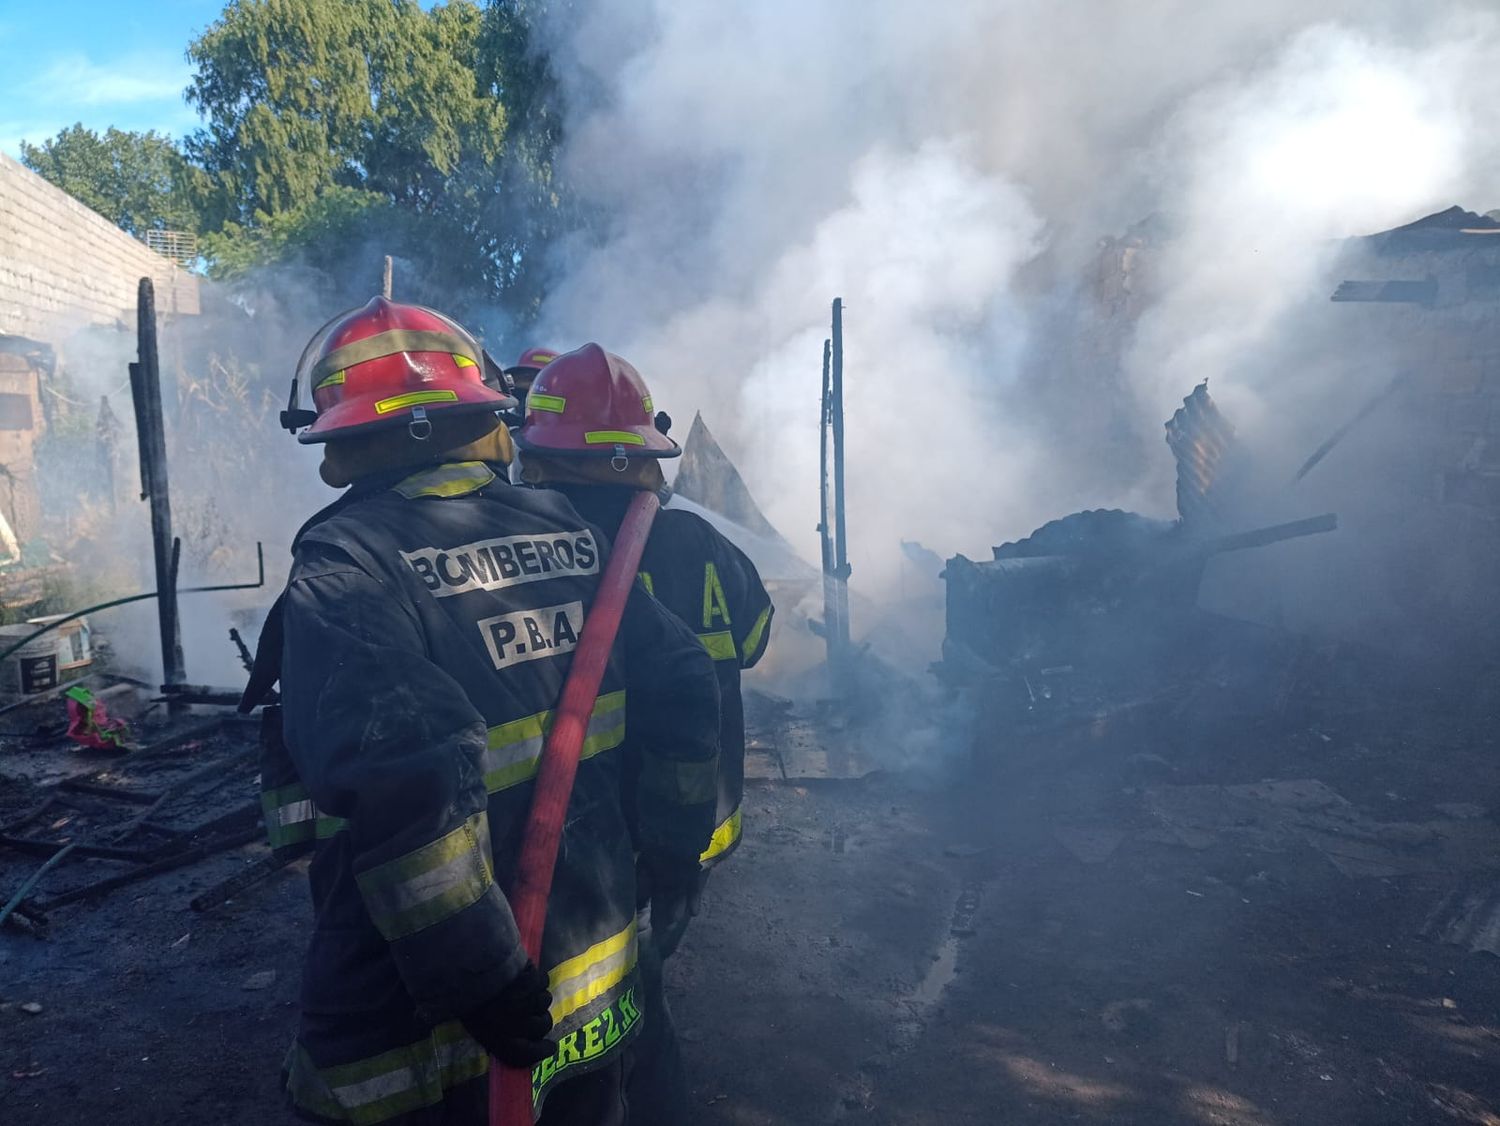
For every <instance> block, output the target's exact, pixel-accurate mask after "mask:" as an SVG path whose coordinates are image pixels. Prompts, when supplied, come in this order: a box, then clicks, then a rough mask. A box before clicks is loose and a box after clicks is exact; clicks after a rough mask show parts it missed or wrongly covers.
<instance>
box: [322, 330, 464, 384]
mask: <svg viewBox="0 0 1500 1126" xmlns="http://www.w3.org/2000/svg"><path fill="white" fill-rule="evenodd" d="M475 351H476V349H475V348H474V346H473V345H472V344H470V343H468V342H467V341H465V340H464V339H463V337H461V336H458V335H457V334H454V333H447V332H426V331H422V330H420V329H417V330H413V329H401V328H393V329H388V330H387V331H385V332H379V333H376V334H375V335H374V336H366V337H364V338H363V339H361V340H355V341H351V342H350V343H348V344H344V345H342V346H340V347H338V348H335V349H334V350H333V351H331V352H329V353H328V355H326V356H324V357H323V358H322V359H320V360H319V361H318V362H317V363H316V364H314V365H313V370H312V377H313V379H314V380H316V379H318V378H319V377H320V376H322V375H323V374H324V373H325V372H334V371H338V370H340V369H341V368H348V367H353V366H354V365H355V364H362V363H365V362H367V361H369V360H378V359H381V358H382V357H384V356H394V355H395V354H396V353H397V352H446V353H447V354H448V355H450V356H452V357H453V358H454V361H455V362H457V361H458V359H459V357H462V358H464V359H466V360H468V361H469V362H468V364H467V365H465V366H468V367H478V366H479V357H478V356H477V355H471V354H470V353H473V352H475Z"/></svg>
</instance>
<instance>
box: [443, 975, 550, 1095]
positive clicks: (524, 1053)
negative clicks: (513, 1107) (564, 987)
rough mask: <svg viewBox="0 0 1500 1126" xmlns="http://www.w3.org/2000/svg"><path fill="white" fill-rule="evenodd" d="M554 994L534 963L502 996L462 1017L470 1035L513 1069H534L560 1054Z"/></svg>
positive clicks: (516, 978)
mask: <svg viewBox="0 0 1500 1126" xmlns="http://www.w3.org/2000/svg"><path fill="white" fill-rule="evenodd" d="M551 1008H552V994H551V993H549V992H548V991H547V975H546V974H544V973H542V971H541V970H539V969H537V968H536V966H534V965H532V964H531V963H530V962H527V963H526V967H525V969H523V970H522V971H521V972H520V973H518V974H517V975H516V976H515V979H514V980H513V981H512V982H511V983H510V984H509V985H507V986H506V987H505V988H504V989H502V990H501V991H500V992H499V994H497V995H496V996H494V997H492V998H491V999H490V1000H488V1001H486V1002H485V1003H484V1004H482V1005H480V1006H479V1007H478V1008H477V1009H471V1010H470V1011H469V1012H467V1013H465V1014H464V1015H463V1017H462V1018H460V1019H461V1020H462V1021H463V1026H464V1028H465V1029H467V1030H468V1033H469V1035H470V1036H472V1037H474V1039H476V1040H478V1041H479V1042H480V1043H481V1044H483V1045H484V1048H485V1050H486V1051H487V1052H489V1054H490V1055H492V1056H494V1057H495V1058H496V1059H497V1060H499V1061H500V1062H501V1063H503V1064H506V1065H508V1066H510V1067H518V1068H522V1069H528V1070H529V1069H530V1068H531V1067H533V1066H534V1065H536V1064H539V1063H541V1062H542V1061H543V1060H545V1059H549V1058H551V1056H552V1054H553V1053H554V1052H556V1051H557V1045H556V1044H555V1043H553V1042H552V1041H551V1040H548V1039H547V1038H546V1037H547V1033H548V1032H550V1031H551V1030H552V1012H551Z"/></svg>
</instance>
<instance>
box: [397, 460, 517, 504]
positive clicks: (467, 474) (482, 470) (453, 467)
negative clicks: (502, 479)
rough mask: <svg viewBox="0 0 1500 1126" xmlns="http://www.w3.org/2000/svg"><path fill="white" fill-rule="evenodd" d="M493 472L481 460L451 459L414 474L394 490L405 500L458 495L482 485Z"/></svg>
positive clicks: (493, 475) (474, 490)
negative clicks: (446, 462)
mask: <svg viewBox="0 0 1500 1126" xmlns="http://www.w3.org/2000/svg"><path fill="white" fill-rule="evenodd" d="M494 479H495V471H494V470H493V469H491V468H490V467H489V466H488V465H486V464H485V463H484V462H482V461H452V462H449V463H448V464H447V465H435V466H433V467H432V468H431V469H424V470H422V471H421V472H420V473H413V474H412V475H411V476H410V477H408V478H406V479H405V480H404V481H402V482H401V483H400V484H399V485H397V486H395V488H396V491H397V492H398V493H400V494H401V495H402V496H404V497H406V498H407V499H408V500H411V499H415V498H417V497H461V496H464V495H466V494H468V493H472V492H476V491H477V490H479V489H482V488H484V487H485V486H486V485H488V484H489V483H490V482H491V481H493V480H494Z"/></svg>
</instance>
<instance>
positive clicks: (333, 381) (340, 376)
mask: <svg viewBox="0 0 1500 1126" xmlns="http://www.w3.org/2000/svg"><path fill="white" fill-rule="evenodd" d="M344 379H345V375H344V369H343V368H339V370H338V371H336V372H334V373H333V374H332V375H330V376H329V377H328V378H327V379H325V380H323V381H322V382H320V383H318V384H316V385H314V387H313V390H314V391H321V390H323V388H325V387H333V386H336V385H337V384H340V383H342V382H344Z"/></svg>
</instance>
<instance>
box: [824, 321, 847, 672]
mask: <svg viewBox="0 0 1500 1126" xmlns="http://www.w3.org/2000/svg"><path fill="white" fill-rule="evenodd" d="M830 351H831V356H832V361H833V362H832V364H831V368H832V380H831V381H830V384H829V388H830V391H831V399H830V404H829V405H830V408H831V413H832V419H831V425H832V430H833V529H834V540H833V550H834V560H833V561H834V570H835V575H836V576H837V579H838V588H837V589H838V599H839V613H838V629H839V648H840V650H841V654H840V661H839V663H840V665H841V666H842V665H843V663H844V662H843V656H844V655H846V654H847V653H848V651H849V538H848V529H847V528H846V526H845V521H844V299H843V298H842V297H835V298H834V299H833V339H832V348H831V350H830ZM842 671H847V670H842Z"/></svg>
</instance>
